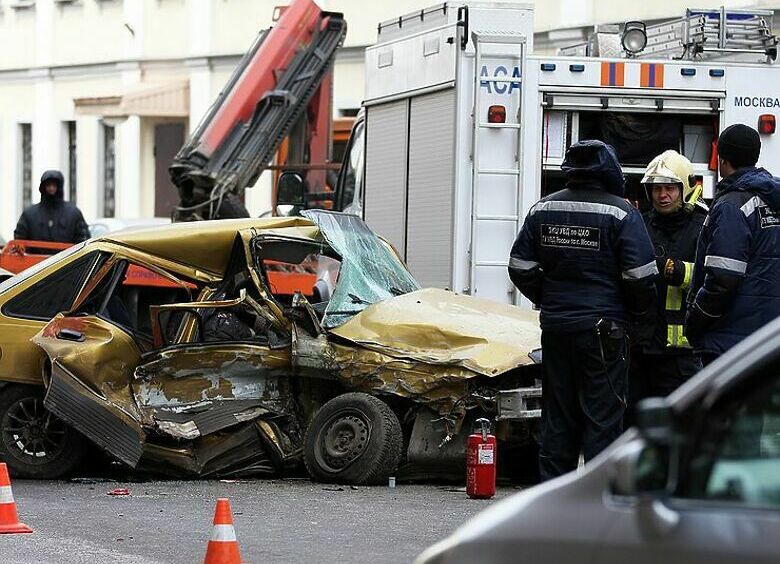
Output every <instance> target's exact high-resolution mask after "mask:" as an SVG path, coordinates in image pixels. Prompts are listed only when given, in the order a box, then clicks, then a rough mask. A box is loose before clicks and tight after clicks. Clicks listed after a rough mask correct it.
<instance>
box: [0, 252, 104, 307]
mask: <svg viewBox="0 0 780 564" xmlns="http://www.w3.org/2000/svg"><path fill="white" fill-rule="evenodd" d="M105 259H106V255H104V254H101V253H98V252H97V251H95V252H93V253H89V254H87V255H84V256H83V257H80V258H78V259H76V260H74V261H73V262H71V263H69V264H67V265H65V266H63V267H62V268H59V269H57V270H55V271H53V272H52V273H51V274H50V275H49V276H47V277H46V278H44V279H43V280H40V281H38V282H36V283H35V284H33V285H32V286H31V287H30V288H28V289H27V290H25V291H23V292H22V293H20V294H19V295H17V296H15V297H14V298H12V299H11V300H9V301H8V303H7V304H6V305H5V307H4V308H3V313H4V314H6V315H9V316H13V317H23V318H28V319H40V320H42V321H48V320H49V319H51V318H53V317H54V316H55V315H57V314H58V313H60V312H63V311H67V310H69V309H70V307H71V306H72V305H73V301H74V300H75V298H76V294H77V293H78V292H79V290H80V289H81V288H82V286H83V285H84V282H86V280H87V278H88V277H89V275H90V273H92V272H93V271H94V269H95V268H96V267H97V265H98V263H99V262H102V261H104V260H105Z"/></svg>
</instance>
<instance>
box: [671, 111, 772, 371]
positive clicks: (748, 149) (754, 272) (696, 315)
mask: <svg viewBox="0 0 780 564" xmlns="http://www.w3.org/2000/svg"><path fill="white" fill-rule="evenodd" d="M760 151H761V139H760V137H759V135H758V132H757V131H756V130H755V129H752V128H750V127H748V126H747V125H743V124H735V125H731V126H729V127H727V128H726V129H724V130H723V132H722V133H721V134H720V137H719V138H718V165H719V167H720V175H721V177H722V180H721V181H720V183H718V185H717V187H716V189H715V199H714V202H713V204H712V208H711V210H710V213H709V216H708V217H707V220H706V221H705V223H704V229H703V230H702V233H701V237H700V238H699V244H698V248H697V251H696V266H695V268H694V274H693V280H692V282H691V291H690V293H689V301H690V304H689V307H688V313H687V317H686V335H687V337H688V340H689V341H690V342H691V344H692V345H693V347H694V350H695V351H696V353H697V354H698V355H699V356H700V358H701V359H702V362H703V363H704V364H705V365H706V364H709V363H710V362H712V361H713V360H714V359H716V358H717V357H718V356H720V355H721V354H723V353H724V352H726V351H727V350H728V349H730V348H731V347H733V346H734V345H736V344H737V343H739V342H740V341H741V340H742V339H744V338H745V337H747V336H748V335H750V334H751V333H753V332H754V331H756V330H757V329H759V328H760V327H762V326H764V325H765V324H767V323H768V322H770V321H772V320H773V319H775V318H776V317H778V316H780V180H778V179H777V178H775V177H773V176H772V175H771V174H769V172H767V171H766V170H764V169H763V168H756V166H755V165H756V163H757V162H758V156H759V153H760Z"/></svg>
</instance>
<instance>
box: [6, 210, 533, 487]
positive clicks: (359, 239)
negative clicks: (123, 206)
mask: <svg viewBox="0 0 780 564" xmlns="http://www.w3.org/2000/svg"><path fill="white" fill-rule="evenodd" d="M305 215H306V217H305V218H300V217H299V218H270V219H247V220H222V221H213V222H198V223H189V224H177V225H173V226H167V227H161V228H154V229H148V230H137V231H127V232H123V233H116V234H111V235H108V236H106V237H105V238H99V239H94V240H91V241H89V242H87V243H84V244H81V245H77V246H75V247H72V248H70V249H68V250H66V251H64V252H63V253H61V254H59V255H56V256H54V257H52V258H50V259H47V260H46V261H44V262H43V263H40V264H38V265H35V266H34V267H33V268H31V269H28V270H27V271H24V272H22V273H21V274H19V275H18V276H16V277H14V278H13V279H11V280H8V281H7V282H5V283H4V284H2V285H0V350H2V351H3V355H2V357H0V380H2V381H3V382H5V383H6V384H5V387H3V388H2V389H0V434H1V436H2V440H1V441H0V458H2V459H3V460H5V461H6V462H8V463H9V465H10V466H11V467H12V469H13V470H14V471H15V472H16V473H17V475H20V476H40V477H54V476H57V475H61V474H62V473H65V472H67V471H68V470H70V469H71V468H73V467H74V466H75V464H77V463H78V460H79V458H80V457H81V456H83V453H84V449H85V448H86V445H85V438H86V440H88V441H89V442H91V443H93V444H95V445H97V446H98V447H100V448H101V449H102V450H104V451H105V452H107V453H109V454H110V455H111V456H113V457H114V458H115V459H117V460H119V461H121V462H123V463H124V464H126V465H127V466H128V467H130V468H132V469H137V470H139V471H145V472H151V473H155V474H167V475H171V476H177V477H198V476H200V477H211V476H241V475H249V474H255V475H256V474H278V473H281V472H285V471H287V470H289V469H291V468H294V467H297V466H299V465H300V463H301V461H303V463H305V467H306V468H307V469H308V472H309V474H310V475H311V476H312V477H313V478H315V479H318V480H321V481H329V482H346V483H357V484H362V483H381V482H386V480H387V478H388V476H390V475H393V474H394V473H395V471H396V469H397V468H398V466H399V464H404V465H405V466H408V467H410V468H418V469H419V468H422V469H430V470H431V471H433V472H441V471H442V470H443V469H445V468H447V467H452V468H455V470H454V471H455V472H456V473H457V475H461V476H462V474H463V472H464V467H465V463H464V460H465V436H466V435H467V434H468V432H469V431H470V425H471V422H472V421H473V420H474V419H476V418H478V417H480V416H484V415H488V416H492V417H497V418H499V419H500V420H501V421H500V427H499V428H498V429H497V433H498V434H499V436H500V438H501V440H502V442H503V443H505V444H512V445H520V444H523V442H525V443H530V442H532V437H533V429H532V425H533V417H534V416H535V415H537V414H538V406H533V405H532V401H533V397H534V394H533V392H534V391H535V392H536V396H537V397H538V387H535V382H536V379H537V378H538V377H539V368H540V365H539V363H538V358H537V357H536V355H534V354H531V353H533V352H534V351H535V349H537V348H538V347H539V339H540V333H539V329H538V321H537V318H536V315H535V314H534V313H532V312H527V311H522V310H520V309H518V308H515V307H513V306H506V305H502V304H498V303H495V302H489V301H485V300H478V299H475V298H471V297H469V296H460V295H456V294H453V293H452V292H447V291H444V290H435V289H420V287H419V286H418V284H417V282H416V281H415V280H414V278H413V277H412V276H411V274H410V273H409V271H408V270H407V269H406V267H405V266H404V264H403V262H402V261H401V260H400V259H399V258H398V256H397V254H396V253H395V251H394V250H393V248H392V247H391V246H390V245H389V244H387V243H386V242H385V241H384V240H382V239H381V238H379V237H378V236H377V235H376V234H374V233H373V232H372V231H370V230H369V229H368V227H366V225H365V224H364V223H363V222H362V221H361V220H360V219H358V218H357V217H355V216H350V215H345V214H338V213H331V212H325V211H308V212H305ZM312 273H316V280H315V277H314V276H313V275H312ZM296 281H297V282H296ZM296 283H297V284H298V289H297V290H296V291H293V292H290V287H291V285H293V286H294V285H295V284H296ZM59 312H67V313H59ZM529 391H530V392H529ZM511 452H512V449H511V448H509V447H507V449H506V454H507V455H506V456H504V457H503V458H504V459H505V463H510V462H511V461H512V456H511ZM532 462H533V461H532Z"/></svg>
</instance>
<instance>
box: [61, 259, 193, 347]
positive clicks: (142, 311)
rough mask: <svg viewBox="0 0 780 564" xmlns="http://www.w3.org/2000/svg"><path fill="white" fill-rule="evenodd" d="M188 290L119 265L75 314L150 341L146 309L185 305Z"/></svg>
mask: <svg viewBox="0 0 780 564" xmlns="http://www.w3.org/2000/svg"><path fill="white" fill-rule="evenodd" d="M191 299H192V297H191V295H190V290H189V289H187V288H183V287H182V286H180V285H178V284H176V283H174V282H172V281H171V280H168V279H167V278H165V277H163V276H161V275H159V274H157V273H156V272H154V271H153V270H151V269H149V268H146V267H144V266H141V265H139V264H133V263H128V262H127V261H119V262H117V263H116V265H114V267H113V268H112V269H111V270H110V271H109V272H108V273H106V275H105V276H104V277H103V278H102V279H101V280H100V282H99V283H98V284H97V285H96V286H95V288H94V290H93V291H92V293H91V294H90V295H89V297H88V298H87V299H86V300H85V301H84V302H83V303H82V305H81V306H80V307H79V308H78V311H77V312H76V313H81V314H87V315H100V316H101V317H103V318H105V319H108V320H110V321H112V322H113V323H115V324H116V325H119V326H120V327H122V328H124V329H126V330H128V331H129V332H131V333H133V334H134V335H136V336H139V337H142V338H144V339H147V340H148V339H151V333H152V323H151V312H150V309H149V308H150V307H151V306H153V305H165V304H173V303H180V302H187V301H190V300H191Z"/></svg>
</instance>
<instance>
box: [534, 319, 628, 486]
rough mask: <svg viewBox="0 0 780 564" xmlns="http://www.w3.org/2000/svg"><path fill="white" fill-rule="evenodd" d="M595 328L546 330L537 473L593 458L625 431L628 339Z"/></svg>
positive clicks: (550, 474)
mask: <svg viewBox="0 0 780 564" xmlns="http://www.w3.org/2000/svg"><path fill="white" fill-rule="evenodd" d="M601 341H602V340H601V339H599V337H598V335H597V333H596V330H595V329H592V330H589V331H583V332H579V333H565V334H557V333H549V332H546V331H543V332H542V371H543V372H542V374H543V377H542V390H543V394H542V444H541V446H540V449H539V472H540V474H541V478H542V480H549V479H552V478H555V477H557V476H560V475H562V474H565V473H567V472H570V471H571V470H574V469H576V468H577V462H578V460H579V456H580V451H583V453H584V455H585V461H586V462H587V461H588V460H590V459H592V458H593V457H595V456H596V455H597V454H599V453H600V452H601V451H602V450H604V448H606V447H607V446H608V445H609V444H610V443H611V442H612V441H614V440H615V439H616V438H617V437H618V436H620V434H621V433H622V432H623V411H624V409H625V403H624V401H625V390H626V379H627V370H628V358H627V356H628V351H627V339H626V338H625V337H622V338H619V339H610V338H607V339H604V343H603V352H604V354H603V356H602V354H601V351H602V346H601V345H602V342H601Z"/></svg>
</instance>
